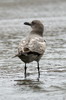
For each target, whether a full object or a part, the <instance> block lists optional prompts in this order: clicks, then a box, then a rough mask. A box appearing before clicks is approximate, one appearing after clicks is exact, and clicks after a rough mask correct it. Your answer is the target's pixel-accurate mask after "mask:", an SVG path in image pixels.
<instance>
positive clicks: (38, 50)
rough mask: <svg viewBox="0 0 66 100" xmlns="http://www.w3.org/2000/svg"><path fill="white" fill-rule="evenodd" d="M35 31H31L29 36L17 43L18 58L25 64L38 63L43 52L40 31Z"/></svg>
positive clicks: (42, 40)
mask: <svg viewBox="0 0 66 100" xmlns="http://www.w3.org/2000/svg"><path fill="white" fill-rule="evenodd" d="M33 28H34V27H33ZM36 29H37V28H36ZM36 29H35V31H34V30H32V31H31V32H30V34H29V36H28V37H26V38H25V39H23V40H22V41H21V42H20V43H19V47H18V54H19V55H18V56H19V58H20V59H21V60H22V61H23V62H25V63H29V62H32V61H39V60H40V58H41V57H42V55H43V53H44V52H45V47H46V43H45V41H44V39H43V36H42V35H40V34H41V31H40V32H38V31H36ZM38 33H40V34H38Z"/></svg>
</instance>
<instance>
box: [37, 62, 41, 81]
mask: <svg viewBox="0 0 66 100" xmlns="http://www.w3.org/2000/svg"><path fill="white" fill-rule="evenodd" d="M37 66H38V81H39V78H40V69H39V62H37Z"/></svg>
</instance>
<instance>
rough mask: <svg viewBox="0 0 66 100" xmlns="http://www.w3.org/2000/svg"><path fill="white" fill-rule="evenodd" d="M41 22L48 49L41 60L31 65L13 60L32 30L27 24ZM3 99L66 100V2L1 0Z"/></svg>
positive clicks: (0, 82)
mask: <svg viewBox="0 0 66 100" xmlns="http://www.w3.org/2000/svg"><path fill="white" fill-rule="evenodd" d="M34 19H37V20H41V21H42V23H43V24H44V27H45V30H44V39H45V40H46V44H47V48H46V52H45V54H44V56H43V57H42V59H41V61H40V70H41V78H40V81H39V82H38V81H37V68H36V67H37V66H36V62H32V63H30V64H27V80H24V63H23V62H22V61H21V60H20V59H18V58H12V57H13V56H14V55H15V54H16V52H17V47H18V44H19V42H20V41H21V39H22V38H24V37H25V36H26V35H28V34H29V32H30V31H31V28H30V27H28V26H24V24H23V23H24V22H25V21H32V20H34ZM0 100H66V1H65V0H0Z"/></svg>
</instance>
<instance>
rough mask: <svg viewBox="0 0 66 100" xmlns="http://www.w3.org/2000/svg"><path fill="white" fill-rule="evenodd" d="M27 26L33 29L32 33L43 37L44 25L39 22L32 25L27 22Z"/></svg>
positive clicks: (35, 21) (33, 22)
mask: <svg viewBox="0 0 66 100" xmlns="http://www.w3.org/2000/svg"><path fill="white" fill-rule="evenodd" d="M24 24H25V25H29V26H31V27H32V32H34V33H37V34H39V35H41V36H43V31H44V25H43V24H42V23H41V21H39V20H33V21H32V22H31V23H29V22H25V23H24Z"/></svg>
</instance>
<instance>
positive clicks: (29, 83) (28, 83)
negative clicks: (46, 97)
mask: <svg viewBox="0 0 66 100" xmlns="http://www.w3.org/2000/svg"><path fill="white" fill-rule="evenodd" d="M15 81H16V82H17V84H16V85H18V86H20V88H21V87H22V90H23V88H24V87H26V88H24V89H25V90H24V91H28V90H32V91H33V92H47V91H46V90H44V89H42V87H41V84H42V82H40V81H39V82H38V81H34V80H15ZM27 87H28V88H27Z"/></svg>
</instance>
